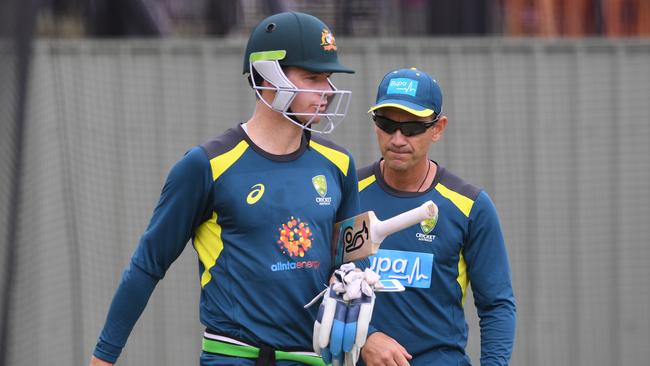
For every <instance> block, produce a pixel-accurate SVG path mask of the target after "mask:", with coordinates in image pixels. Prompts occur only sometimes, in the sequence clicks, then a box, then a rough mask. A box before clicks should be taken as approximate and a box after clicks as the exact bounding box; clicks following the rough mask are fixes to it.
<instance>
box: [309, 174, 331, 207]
mask: <svg viewBox="0 0 650 366" xmlns="http://www.w3.org/2000/svg"><path fill="white" fill-rule="evenodd" d="M311 183H312V184H313V185H314V189H315V190H316V193H318V195H319V196H320V197H316V203H318V204H319V205H321V206H329V205H330V204H332V197H325V195H327V179H326V178H325V176H324V175H322V174H321V175H317V176H315V177H313V178H311Z"/></svg>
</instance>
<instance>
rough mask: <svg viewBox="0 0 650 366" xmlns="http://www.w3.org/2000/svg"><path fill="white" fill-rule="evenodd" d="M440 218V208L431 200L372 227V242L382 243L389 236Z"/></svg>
mask: <svg viewBox="0 0 650 366" xmlns="http://www.w3.org/2000/svg"><path fill="white" fill-rule="evenodd" d="M437 216H438V206H436V204H435V203H433V201H431V200H429V201H426V202H425V203H423V204H422V205H420V206H419V207H416V208H414V209H412V210H409V211H406V212H404V213H401V214H399V215H397V216H393V217H391V218H390V219H387V220H384V221H378V222H377V223H376V224H375V225H373V227H372V233H371V235H372V241H373V242H375V243H380V242H382V241H383V240H384V239H385V238H386V237H387V236H388V235H390V234H393V233H395V232H397V231H400V230H403V229H406V228H407V227H409V226H411V225H415V224H417V223H419V222H420V221H423V220H426V219H432V218H434V217H437Z"/></svg>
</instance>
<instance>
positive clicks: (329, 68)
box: [290, 62, 355, 74]
mask: <svg viewBox="0 0 650 366" xmlns="http://www.w3.org/2000/svg"><path fill="white" fill-rule="evenodd" d="M290 66H295V67H299V68H301V69H305V70H309V71H313V72H343V73H346V74H354V73H355V71H354V70H352V69H348V68H347V67H345V66H343V65H341V64H340V63H338V62H320V63H318V62H316V63H314V62H296V63H292V64H291V65H290Z"/></svg>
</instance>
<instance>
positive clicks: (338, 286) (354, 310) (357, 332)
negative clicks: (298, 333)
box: [307, 263, 382, 366]
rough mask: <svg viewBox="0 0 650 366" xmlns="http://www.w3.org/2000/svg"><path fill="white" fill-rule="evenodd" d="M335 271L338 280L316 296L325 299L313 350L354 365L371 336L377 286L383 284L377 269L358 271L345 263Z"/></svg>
mask: <svg viewBox="0 0 650 366" xmlns="http://www.w3.org/2000/svg"><path fill="white" fill-rule="evenodd" d="M334 275H335V278H336V281H335V282H334V283H332V284H331V285H330V286H329V287H328V288H327V289H326V290H325V291H323V292H322V293H321V294H319V295H318V296H317V297H316V299H318V297H320V296H323V301H322V302H321V304H320V307H319V309H318V316H317V318H316V321H315V322H314V333H313V346H314V351H315V352H316V353H318V354H320V355H321V356H322V357H323V361H325V363H327V364H330V363H331V364H332V365H333V366H342V365H345V366H353V365H355V364H356V362H357V360H358V359H359V354H360V350H361V347H362V346H363V345H364V343H365V342H366V337H367V336H368V326H369V324H370V319H371V318H372V310H373V307H374V305H375V294H374V288H375V287H376V288H378V289H379V288H380V287H381V286H382V285H381V282H379V275H377V274H376V273H375V272H373V271H371V270H370V269H366V271H364V272H360V271H355V266H354V264H352V263H348V264H344V265H342V266H341V268H340V269H338V270H336V271H335V272H334ZM316 299H314V300H316ZM314 300H312V302H311V303H310V304H312V303H313V302H314ZM310 304H308V305H307V306H309V305H310Z"/></svg>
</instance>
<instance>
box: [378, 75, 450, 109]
mask: <svg viewBox="0 0 650 366" xmlns="http://www.w3.org/2000/svg"><path fill="white" fill-rule="evenodd" d="M384 107H395V108H399V109H402V110H405V111H407V112H409V113H411V114H413V115H416V116H418V117H429V116H431V115H432V114H434V113H436V114H440V112H442V90H441V89H440V85H438V82H437V81H436V80H435V79H433V78H432V77H431V76H429V75H428V74H427V73H426V72H423V71H420V70H417V69H415V68H411V69H397V70H393V71H391V72H389V73H388V74H386V75H385V76H384V79H383V80H382V81H381V83H380V84H379V89H377V100H376V102H375V105H374V106H373V107H372V108H370V110H369V111H368V112H372V111H375V110H377V109H379V108H384Z"/></svg>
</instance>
